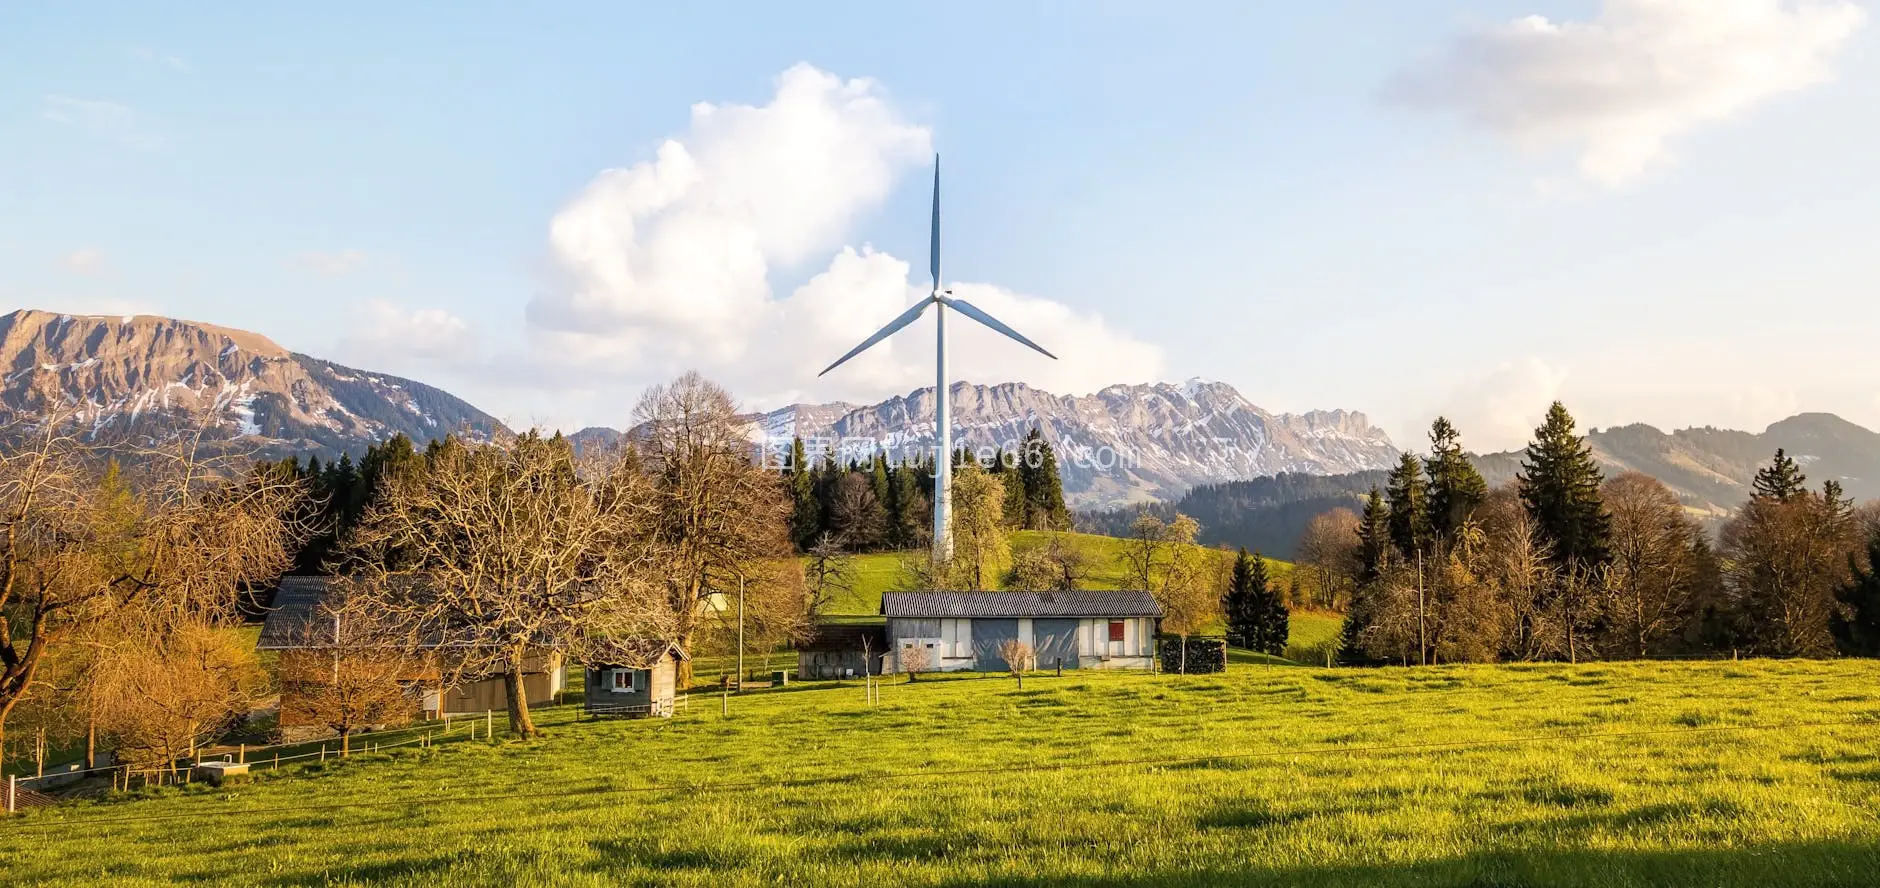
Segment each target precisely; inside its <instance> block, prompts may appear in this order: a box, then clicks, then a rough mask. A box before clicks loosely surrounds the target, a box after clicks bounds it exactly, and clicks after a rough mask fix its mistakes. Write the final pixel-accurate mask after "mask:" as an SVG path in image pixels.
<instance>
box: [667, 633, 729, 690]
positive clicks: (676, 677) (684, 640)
mask: <svg viewBox="0 0 1880 888" xmlns="http://www.w3.org/2000/svg"><path fill="white" fill-rule="evenodd" d="M673 643H674V644H676V645H678V646H679V650H682V651H685V652H686V653H688V654H690V653H691V652H692V630H690V629H687V630H685V631H683V632H680V633H679V637H678V638H676V639H674V640H673ZM675 666H676V668H675V669H674V670H673V679H672V680H673V685H674V686H675V687H677V688H678V689H679V690H680V691H684V690H686V689H687V688H690V687H691V686H692V658H691V657H680V658H679V662H678V663H677V664H675ZM743 678H744V676H742V675H740V676H738V679H739V680H740V681H742V680H743Z"/></svg>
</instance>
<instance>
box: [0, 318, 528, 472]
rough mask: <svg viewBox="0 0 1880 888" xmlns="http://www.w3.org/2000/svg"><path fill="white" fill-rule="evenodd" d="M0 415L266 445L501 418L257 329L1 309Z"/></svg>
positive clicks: (115, 433)
mask: <svg viewBox="0 0 1880 888" xmlns="http://www.w3.org/2000/svg"><path fill="white" fill-rule="evenodd" d="M0 370H3V371H4V373H5V376H4V377H3V378H0V418H4V419H6V420H9V421H11V420H22V419H23V420H35V419H38V418H42V417H45V416H47V415H49V414H52V413H57V414H58V415H60V416H61V417H62V418H66V419H68V421H70V422H72V423H73V424H74V425H75V426H76V427H77V428H78V430H79V431H80V433H81V434H82V435H83V436H84V437H87V438H90V439H92V440H94V441H100V442H111V443H115V442H124V443H132V444H144V443H155V442H162V441H165V440H169V439H171V438H173V437H174V436H175V435H176V434H178V433H179V432H181V431H183V430H186V429H194V428H196V427H197V426H198V425H201V426H202V427H203V428H204V432H205V437H206V438H207V439H209V440H212V441H213V440H221V441H227V442H231V443H237V442H239V443H240V444H241V445H243V446H247V447H253V448H255V449H257V450H259V451H261V452H263V453H265V454H285V453H309V452H312V453H326V454H329V455H331V454H336V453H338V452H341V451H353V452H358V451H360V450H363V449H364V448H365V446H366V445H368V444H371V443H373V442H375V441H382V440H385V439H387V438H390V437H392V436H393V435H396V434H400V433H402V434H404V435H407V436H409V437H410V438H412V439H413V440H415V441H417V442H418V443H419V444H420V445H422V444H423V443H425V442H427V441H429V440H431V439H433V438H439V437H442V436H444V435H446V434H449V433H452V432H457V431H463V432H465V433H467V434H469V435H471V436H473V437H479V436H480V437H487V436H489V435H493V434H498V433H500V432H502V431H504V429H503V426H502V423H500V422H498V421H496V419H494V418H493V417H491V416H490V415H489V414H486V413H484V412H483V411H481V410H478V409H476V408H475V407H472V406H470V405H469V404H468V403H465V402H464V401H463V400H461V399H459V398H457V397H455V396H453V395H451V394H449V393H448V392H445V391H443V390H441V389H436V388H432V387H431V386H428V385H425V384H423V383H420V382H415V381H413V380H409V379H403V378H400V377H396V376H389V375H386V374H383V373H372V372H368V371H364V370H356V369H353V368H351V367H346V366H343V365H340V364H335V363H332V362H330V361H323V360H320V359H319V358H314V357H309V356H307V355H302V354H296V353H293V352H289V351H288V350H286V349H284V348H282V347H281V346H279V345H277V344H275V343H274V341H272V340H270V339H268V338H267V337H265V336H262V335H260V334H258V333H251V332H248V331H245V330H235V329H230V328H227V327H218V326H215V325H212V324H201V323H196V322H193V321H181V320H176V319H174V318H165V317H156V316H151V315H133V316H103V315H68V314H53V313H51V312H43V311H32V310H20V311H15V312H12V313H10V314H7V315H5V316H0Z"/></svg>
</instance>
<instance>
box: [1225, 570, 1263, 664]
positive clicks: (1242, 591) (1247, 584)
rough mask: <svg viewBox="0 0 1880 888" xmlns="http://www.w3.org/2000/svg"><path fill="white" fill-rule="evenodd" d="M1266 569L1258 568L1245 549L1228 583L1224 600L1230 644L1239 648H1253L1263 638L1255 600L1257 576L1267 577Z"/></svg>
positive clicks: (1228, 641)
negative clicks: (1260, 634) (1255, 576)
mask: <svg viewBox="0 0 1880 888" xmlns="http://www.w3.org/2000/svg"><path fill="white" fill-rule="evenodd" d="M1263 567H1264V566H1262V568H1255V566H1254V563H1253V558H1252V557H1251V556H1249V555H1248V554H1247V550H1246V549H1241V550H1240V554H1239V555H1237V556H1235V558H1234V570H1233V573H1232V574H1230V575H1229V577H1228V581H1227V592H1226V594H1224V595H1223V596H1221V612H1222V613H1223V614H1225V615H1226V617H1227V643H1228V644H1231V645H1233V646H1235V647H1241V648H1251V647H1252V646H1253V641H1254V639H1255V638H1256V637H1258V635H1259V626H1258V623H1259V620H1260V614H1259V612H1258V611H1257V610H1256V605H1255V600H1254V583H1255V579H1254V572H1255V570H1260V571H1261V573H1262V574H1264V569H1263Z"/></svg>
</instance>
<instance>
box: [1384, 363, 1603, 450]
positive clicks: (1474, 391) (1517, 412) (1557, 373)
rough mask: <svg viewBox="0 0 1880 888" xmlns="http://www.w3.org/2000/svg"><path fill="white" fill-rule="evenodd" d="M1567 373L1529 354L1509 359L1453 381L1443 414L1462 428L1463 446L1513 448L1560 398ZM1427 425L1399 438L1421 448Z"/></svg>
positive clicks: (1409, 445)
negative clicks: (1410, 435) (1456, 383)
mask: <svg viewBox="0 0 1880 888" xmlns="http://www.w3.org/2000/svg"><path fill="white" fill-rule="evenodd" d="M1566 379H1567V374H1566V371H1565V370H1563V369H1560V368H1557V367H1553V366H1550V365H1549V364H1548V363H1547V362H1545V361H1543V360H1541V359H1540V358H1537V357H1534V356H1531V355H1530V356H1528V357H1525V358H1522V359H1520V360H1516V361H1509V362H1506V363H1503V364H1501V365H1499V366H1497V367H1495V368H1494V369H1492V370H1490V371H1488V372H1487V373H1484V374H1481V375H1479V376H1477V377H1475V378H1473V379H1469V380H1466V381H1464V382H1463V383H1462V384H1460V385H1458V386H1457V387H1456V389H1455V391H1454V393H1453V394H1452V395H1451V396H1450V398H1449V400H1448V401H1447V402H1446V403H1445V405H1444V407H1443V410H1442V415H1444V416H1447V417H1449V420H1450V421H1451V422H1453V423H1455V424H1456V427H1457V428H1459V429H1461V430H1462V435H1463V438H1462V440H1463V444H1464V446H1466V447H1467V448H1468V449H1470V450H1472V451H1475V452H1477V453H1491V452H1494V451H1497V450H1512V449H1515V448H1518V447H1522V446H1525V445H1526V443H1527V441H1528V439H1529V438H1531V437H1533V434H1534V429H1535V428H1536V427H1538V426H1539V425H1540V424H1541V420H1542V419H1543V418H1544V417H1545V416H1546V415H1547V408H1548V407H1549V406H1551V405H1552V404H1553V402H1554V401H1556V400H1559V399H1560V397H1561V394H1560V392H1561V388H1562V386H1563V385H1564V384H1565V383H1566ZM1568 406H1569V407H1571V406H1572V405H1568ZM1427 425H1428V424H1427V423H1425V429H1419V430H1418V434H1417V435H1416V436H1415V437H1411V438H1407V439H1405V440H1403V441H1399V442H1398V444H1399V445H1400V446H1403V447H1406V448H1408V449H1411V450H1417V449H1421V448H1422V447H1423V445H1424V444H1425V441H1424V437H1423V434H1422V433H1423V431H1425V430H1426V429H1427ZM1582 431H1584V429H1583V430H1582Z"/></svg>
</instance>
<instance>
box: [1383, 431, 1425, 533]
mask: <svg viewBox="0 0 1880 888" xmlns="http://www.w3.org/2000/svg"><path fill="white" fill-rule="evenodd" d="M1387 494H1388V496H1389V498H1390V541H1391V545H1392V546H1393V547H1394V548H1395V549H1396V550H1397V553H1398V554H1399V555H1400V556H1402V557H1403V558H1405V559H1414V558H1416V556H1417V553H1418V552H1427V551H1429V543H1430V524H1429V519H1430V512H1429V488H1427V487H1426V486H1425V485H1424V483H1423V463H1422V462H1421V461H1420V460H1418V459H1417V458H1416V455H1415V454H1412V453H1408V452H1406V453H1405V454H1404V455H1403V458H1402V459H1401V460H1399V461H1398V463H1397V468H1395V469H1393V470H1392V471H1391V473H1390V482H1389V488H1388V490H1387Z"/></svg>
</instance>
